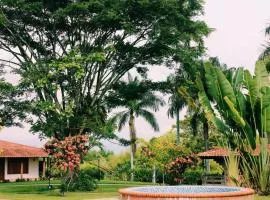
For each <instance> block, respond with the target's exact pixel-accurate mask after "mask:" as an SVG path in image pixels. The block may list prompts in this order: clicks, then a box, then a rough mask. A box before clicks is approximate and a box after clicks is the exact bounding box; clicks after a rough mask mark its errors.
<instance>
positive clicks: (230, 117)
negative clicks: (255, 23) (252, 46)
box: [197, 61, 270, 149]
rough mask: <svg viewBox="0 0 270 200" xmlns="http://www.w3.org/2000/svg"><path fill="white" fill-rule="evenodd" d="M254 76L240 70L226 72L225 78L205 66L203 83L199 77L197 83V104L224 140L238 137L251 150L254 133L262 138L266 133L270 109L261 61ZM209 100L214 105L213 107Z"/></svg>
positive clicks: (267, 83) (254, 138) (264, 71)
mask: <svg viewBox="0 0 270 200" xmlns="http://www.w3.org/2000/svg"><path fill="white" fill-rule="evenodd" d="M255 74H256V76H255V77H252V76H251V75H250V73H249V72H248V71H247V70H245V71H244V70H243V69H241V68H240V69H237V70H231V71H227V76H226V75H225V74H224V73H223V72H222V71H221V69H220V68H218V67H215V66H212V65H211V64H210V63H207V64H206V65H205V82H204V83H203V82H201V81H200V79H199V78H198V81H197V83H198V84H197V85H198V88H199V89H200V92H199V97H200V102H201V104H202V106H203V108H204V113H205V115H206V117H207V119H208V120H209V121H211V122H212V123H213V124H214V125H215V126H216V127H217V128H218V130H219V131H221V132H223V133H225V135H226V136H227V137H233V138H234V140H236V138H237V137H238V136H240V137H241V138H242V139H244V140H245V141H246V143H247V144H248V145H250V147H251V148H253V149H255V147H256V136H257V133H259V135H260V136H261V137H267V135H268V134H269V130H268V125H267V124H268V120H269V114H270V112H267V111H268V109H269V107H270V106H269V105H270V104H269V103H268V102H269V91H270V90H269V87H270V82H269V74H268V72H267V71H266V68H265V62H264V61H259V62H257V64H256V69H255ZM227 77H233V78H229V79H228V78H227ZM203 84H204V85H203ZM210 100H212V101H213V102H214V103H215V104H216V107H215V108H214V107H213V104H210ZM263 105H264V106H263ZM214 111H215V112H218V114H215V112H214ZM235 135H237V137H235ZM234 140H230V142H231V145H232V146H233V147H235V146H236V145H237V144H236V143H235V141H234ZM240 148H241V147H240ZM242 149H243V148H242Z"/></svg>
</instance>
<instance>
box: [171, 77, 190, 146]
mask: <svg viewBox="0 0 270 200" xmlns="http://www.w3.org/2000/svg"><path fill="white" fill-rule="evenodd" d="M167 82H168V84H169V85H170V86H169V87H170V97H169V100H168V106H169V108H168V111H167V114H168V116H169V117H171V118H174V117H175V120H176V123H175V124H176V144H178V145H179V144H180V111H181V110H182V109H183V108H184V107H185V105H186V102H185V100H184V98H183V96H181V95H180V94H179V93H178V85H180V83H179V82H180V81H179V80H178V79H177V77H173V76H170V77H168V80H167Z"/></svg>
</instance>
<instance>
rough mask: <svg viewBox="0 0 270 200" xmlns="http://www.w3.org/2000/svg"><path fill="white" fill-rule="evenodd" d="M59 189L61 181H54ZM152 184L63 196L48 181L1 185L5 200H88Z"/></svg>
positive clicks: (107, 186)
mask: <svg viewBox="0 0 270 200" xmlns="http://www.w3.org/2000/svg"><path fill="white" fill-rule="evenodd" d="M52 184H53V185H54V187H57V185H58V184H59V181H52ZM149 184H150V183H141V182H126V181H117V182H116V181H101V182H100V183H99V187H98V188H97V189H96V190H95V191H93V192H69V193H66V194H65V196H61V195H60V193H59V191H58V189H54V190H52V191H48V189H47V188H48V182H47V181H35V182H20V183H0V199H5V200H25V199H26V200H88V199H99V198H110V197H117V196H118V190H119V189H120V188H125V187H132V186H139V185H149ZM255 200H270V196H268V197H256V198H255Z"/></svg>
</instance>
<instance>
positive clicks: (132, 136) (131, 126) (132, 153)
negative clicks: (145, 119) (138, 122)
mask: <svg viewBox="0 0 270 200" xmlns="http://www.w3.org/2000/svg"><path fill="white" fill-rule="evenodd" d="M129 132H130V139H131V151H130V168H131V177H130V180H131V181H134V158H135V154H136V139H137V138H136V130H135V118H134V113H133V111H131V112H130V118H129Z"/></svg>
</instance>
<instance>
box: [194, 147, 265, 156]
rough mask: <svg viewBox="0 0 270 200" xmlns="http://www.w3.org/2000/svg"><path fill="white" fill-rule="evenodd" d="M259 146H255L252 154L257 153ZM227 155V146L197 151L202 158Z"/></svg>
mask: <svg viewBox="0 0 270 200" xmlns="http://www.w3.org/2000/svg"><path fill="white" fill-rule="evenodd" d="M268 151H269V152H270V144H268ZM259 152H260V147H259V146H257V148H256V149H255V150H254V151H253V155H255V156H257V155H259ZM228 155H229V151H228V149H227V148H221V147H214V148H212V149H210V150H208V151H205V152H201V153H198V154H197V156H198V157H202V158H213V157H227V156H228Z"/></svg>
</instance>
